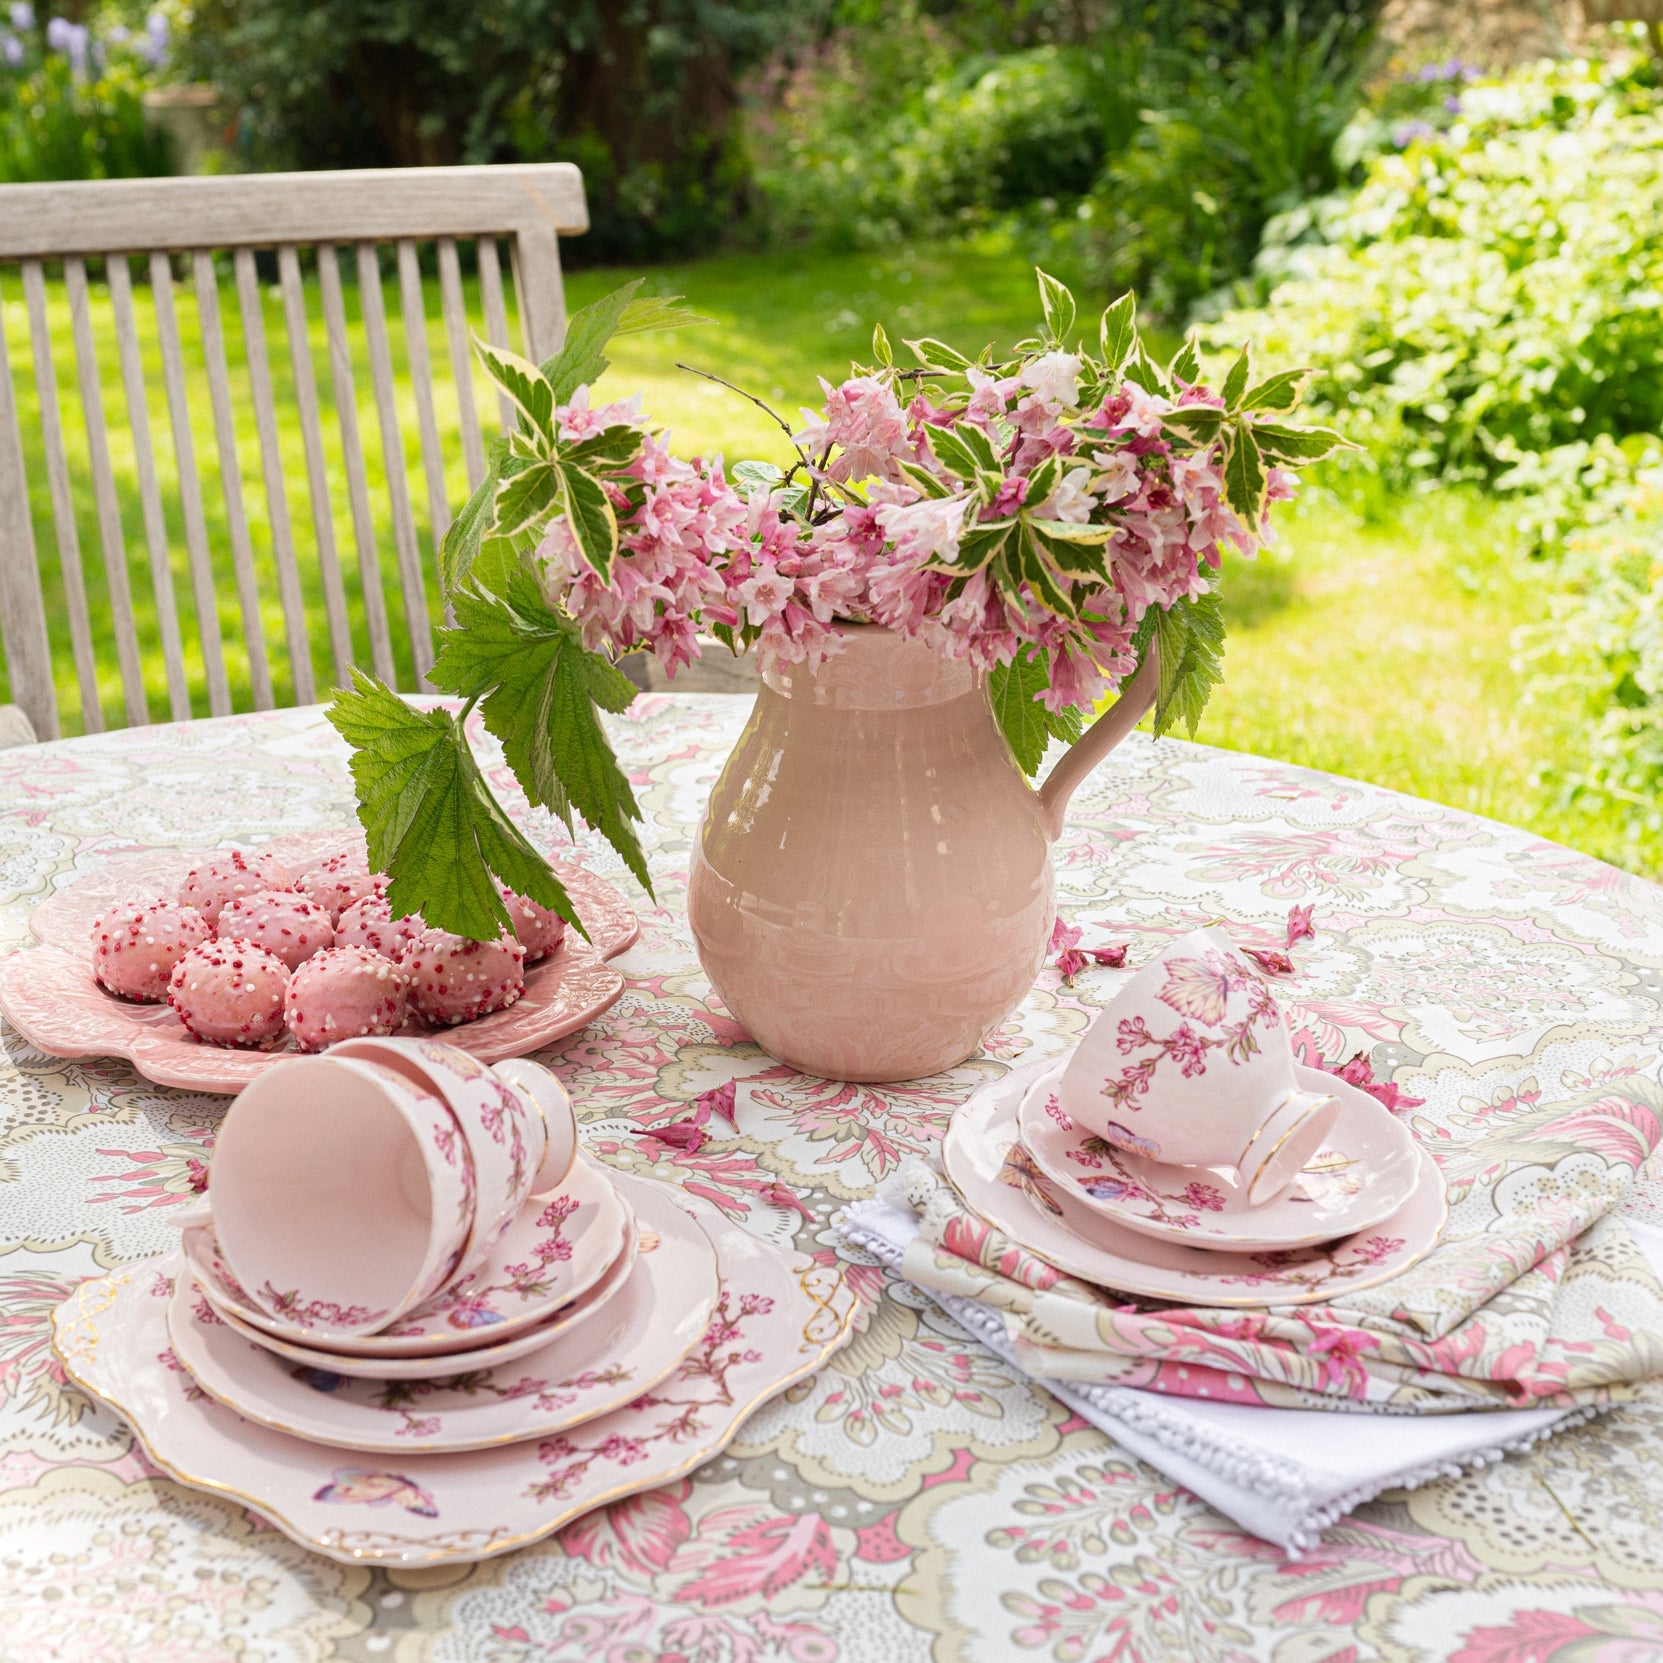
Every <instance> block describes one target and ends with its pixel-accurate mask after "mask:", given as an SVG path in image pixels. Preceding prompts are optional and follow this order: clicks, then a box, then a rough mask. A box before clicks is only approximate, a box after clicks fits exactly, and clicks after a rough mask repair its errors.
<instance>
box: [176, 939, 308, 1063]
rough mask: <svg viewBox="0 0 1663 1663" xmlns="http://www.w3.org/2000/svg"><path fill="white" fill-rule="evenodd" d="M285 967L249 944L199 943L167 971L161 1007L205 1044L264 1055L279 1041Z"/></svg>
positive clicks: (273, 955)
mask: <svg viewBox="0 0 1663 1663" xmlns="http://www.w3.org/2000/svg"><path fill="white" fill-rule="evenodd" d="M288 985H289V967H288V965H286V964H285V963H284V962H283V961H282V959H280V958H279V957H278V956H277V955H276V954H275V953H268V952H267V951H266V950H265V948H264V947H257V946H255V944H254V943H253V942H252V941H205V942H203V943H202V945H201V946H200V947H193V948H191V950H190V951H189V952H188V953H186V954H185V956H184V957H183V958H182V959H180V961H179V962H178V963H177V964H176V965H174V967H173V976H172V978H171V979H170V980H169V982H168V992H167V1002H168V1004H169V1005H171V1006H172V1007H173V1013H174V1015H175V1016H177V1017H178V1018H179V1020H180V1021H181V1022H183V1023H184V1025H185V1027H186V1028H187V1029H188V1030H189V1031H190V1032H191V1033H193V1034H194V1035H195V1036H196V1037H197V1038H198V1039H200V1040H206V1041H207V1043H208V1044H210V1045H236V1046H240V1047H242V1048H243V1049H244V1050H249V1051H265V1050H269V1049H270V1048H271V1047H272V1046H273V1045H275V1044H276V1043H277V1041H278V1040H279V1039H281V1038H282V1037H283V995H284V993H285V992H286V991H287V989H288Z"/></svg>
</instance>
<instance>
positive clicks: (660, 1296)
mask: <svg viewBox="0 0 1663 1663" xmlns="http://www.w3.org/2000/svg"><path fill="white" fill-rule="evenodd" d="M630 1188H631V1194H632V1195H633V1196H634V1199H635V1201H636V1203H637V1205H638V1206H639V1207H640V1217H641V1220H642V1222H643V1223H644V1224H645V1226H646V1230H645V1232H644V1237H645V1240H644V1243H643V1246H644V1249H645V1250H644V1251H643V1252H641V1253H640V1254H636V1253H635V1252H633V1251H631V1254H630V1259H631V1261H632V1266H633V1268H632V1272H631V1274H630V1275H629V1276H628V1277H627V1278H626V1280H625V1282H624V1285H623V1286H622V1287H621V1288H620V1289H619V1290H618V1294H617V1296H616V1298H614V1299H611V1300H609V1301H608V1302H607V1304H606V1306H605V1314H604V1316H598V1317H597V1318H596V1320H595V1321H593V1322H586V1323H584V1324H582V1326H580V1327H578V1328H575V1329H573V1330H571V1331H570V1332H569V1333H565V1334H561V1335H560V1336H558V1337H557V1338H555V1339H552V1340H545V1341H544V1343H543V1344H542V1345H541V1346H539V1347H537V1348H536V1349H534V1350H533V1351H531V1352H530V1353H528V1354H527V1355H526V1356H525V1357H523V1358H521V1359H519V1360H517V1361H516V1362H515V1363H514V1365H513V1367H511V1368H500V1369H499V1368H487V1367H482V1366H481V1365H480V1364H479V1363H478V1362H477V1361H476V1360H475V1359H474V1358H473V1356H472V1355H471V1354H468V1353H464V1354H463V1355H461V1356H460V1357H456V1358H454V1359H451V1360H450V1361H451V1366H450V1371H449V1372H448V1373H447V1372H446V1371H445V1370H444V1369H443V1368H441V1369H440V1370H438V1371H437V1376H436V1377H435V1378H431V1379H425V1380H363V1379H352V1378H348V1377H347V1376H345V1375H343V1374H341V1373H340V1372H339V1371H338V1370H333V1369H328V1368H323V1369H320V1368H316V1367H304V1366H297V1365H296V1364H294V1363H292V1362H286V1361H284V1359H283V1358H281V1357H279V1356H277V1355H275V1354H274V1353H273V1352H271V1351H268V1350H267V1349H266V1348H265V1347H264V1346H262V1345H259V1344H257V1343H253V1342H251V1341H249V1340H247V1339H245V1338H244V1337H243V1336H242V1335H240V1334H238V1333H237V1332H236V1331H235V1330H234V1329H232V1328H230V1327H228V1326H227V1325H226V1323H225V1322H224V1321H223V1320H222V1319H221V1317H220V1314H219V1312H218V1311H217V1310H216V1309H215V1308H214V1306H213V1305H212V1304H211V1303H210V1301H209V1300H208V1298H207V1297H206V1295H205V1294H204V1293H203V1292H202V1289H201V1287H200V1286H199V1285H198V1284H197V1282H196V1281H195V1280H194V1279H193V1278H192V1277H191V1276H190V1275H189V1274H188V1273H186V1274H182V1275H180V1276H179V1277H177V1278H176V1280H175V1283H174V1292H173V1301H172V1304H171V1305H170V1306H169V1308H168V1317H167V1326H168V1335H169V1337H170V1338H171V1340H172V1342H173V1350H174V1353H175V1355H176V1356H177V1357H178V1358H179V1361H180V1362H182V1363H183V1364H184V1365H185V1367H186V1368H187V1369H188V1370H189V1371H190V1374H191V1377H192V1378H193V1379H194V1380H195V1381H196V1383H197V1384H198V1385H199V1386H200V1387H202V1389H203V1390H204V1391H205V1392H207V1394H208V1395H209V1396H210V1397H211V1398H213V1399H214V1400H215V1401H216V1402H218V1403H223V1404H224V1405H225V1406H226V1407H227V1408H229V1409H235V1410H236V1411H237V1413H238V1414H239V1415H241V1416H242V1417H243V1419H244V1420H248V1421H254V1422H256V1423H257V1424H258V1425H260V1426H269V1427H271V1428H272V1429H273V1430H274V1431H277V1432H289V1433H292V1434H293V1435H294V1436H295V1437H297V1438H306V1439H309V1440H310V1441H311V1442H313V1443H319V1444H334V1445H337V1446H339V1447H340V1448H342V1449H356V1450H366V1451H371V1452H379V1453H385V1454H402V1453H403V1452H404V1451H406V1450H425V1451H429V1452H438V1451H443V1450H457V1449H487V1448H489V1447H490V1446H491V1445H493V1444H506V1443H512V1442H514V1441H515V1440H516V1439H519V1438H546V1437H549V1436H550V1435H552V1434H553V1433H556V1432H564V1431H567V1430H569V1429H570V1428H571V1427H574V1426H578V1425H580V1424H581V1423H582V1422H584V1421H589V1420H594V1419H596V1418H597V1417H598V1416H600V1415H606V1414H610V1413H611V1412H612V1411H613V1410H614V1409H621V1408H623V1406H624V1405H625V1404H626V1403H630V1402H633V1401H634V1400H635V1399H636V1398H638V1397H640V1396H641V1395H642V1393H644V1392H648V1391H651V1390H652V1388H653V1387H654V1386H656V1385H657V1384H658V1383H659V1382H660V1381H661V1380H663V1379H664V1377H665V1376H666V1375H667V1374H669V1373H670V1372H671V1371H672V1370H673V1369H674V1368H675V1367H676V1366H677V1364H679V1363H680V1362H681V1360H682V1358H683V1357H685V1356H686V1355H687V1353H688V1352H689V1351H690V1350H691V1349H692V1346H693V1343H694V1341H696V1340H697V1339H698V1337H699V1336H700V1335H701V1334H702V1333H703V1332H704V1331H705V1327H706V1324H707V1323H708V1322H709V1321H710V1313H711V1312H712V1311H713V1310H714V1309H715V1308H716V1299H717V1295H718V1294H719V1293H720V1292H721V1279H720V1276H719V1275H718V1272H717V1259H716V1250H715V1248H714V1247H713V1245H712V1244H711V1240H710V1238H709V1237H708V1236H707V1235H706V1234H705V1233H704V1231H703V1230H701V1229H700V1228H699V1226H698V1225H697V1224H696V1223H695V1222H694V1221H693V1220H692V1219H691V1218H690V1217H688V1215H687V1214H686V1213H685V1212H683V1211H682V1209H681V1208H680V1207H678V1206H677V1205H676V1203H675V1202H674V1201H673V1200H672V1199H671V1198H670V1193H669V1191H668V1190H667V1189H666V1188H665V1187H664V1186H663V1185H661V1184H651V1183H645V1182H637V1183H632V1184H631V1186H630ZM649 1244H650V1245H649Z"/></svg>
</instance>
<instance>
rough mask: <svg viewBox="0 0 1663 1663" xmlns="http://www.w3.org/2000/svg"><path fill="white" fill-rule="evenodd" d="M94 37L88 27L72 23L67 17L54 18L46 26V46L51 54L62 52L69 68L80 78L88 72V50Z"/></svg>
mask: <svg viewBox="0 0 1663 1663" xmlns="http://www.w3.org/2000/svg"><path fill="white" fill-rule="evenodd" d="M91 44H92V36H91V34H90V33H89V32H88V30H87V28H86V26H85V25H84V24H81V23H71V22H70V21H69V19H68V18H66V17H54V18H52V19H51V20H50V21H49V22H48V23H47V25H46V46H47V50H48V51H50V52H62V53H63V55H64V56H65V57H66V58H68V59H69V67H70V68H71V69H72V70H73V71H74V72H75V74H76V75H78V76H84V75H85V74H86V72H87V55H88V49H89V48H90V46H91Z"/></svg>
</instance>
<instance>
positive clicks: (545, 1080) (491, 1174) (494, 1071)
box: [329, 1039, 577, 1276]
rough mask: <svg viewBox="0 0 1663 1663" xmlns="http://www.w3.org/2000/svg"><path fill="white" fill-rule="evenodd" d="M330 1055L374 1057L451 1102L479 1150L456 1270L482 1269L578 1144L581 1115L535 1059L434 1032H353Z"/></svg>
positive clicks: (557, 1178)
mask: <svg viewBox="0 0 1663 1663" xmlns="http://www.w3.org/2000/svg"><path fill="white" fill-rule="evenodd" d="M329 1054H330V1055H331V1056H345V1057H351V1058H357V1059H363V1060H368V1061H371V1062H375V1063H377V1064H379V1065H381V1066H383V1067H385V1068H389V1069H391V1070H393V1071H394V1072H395V1073H397V1074H399V1075H401V1076H402V1077H403V1078H404V1079H406V1080H408V1081H410V1082H411V1083H412V1084H413V1085H415V1086H417V1087H419V1088H420V1089H422V1090H424V1091H433V1092H437V1093H438V1094H439V1095H440V1096H441V1097H442V1098H444V1100H445V1102H446V1103H447V1104H448V1105H449V1106H450V1111H451V1113H452V1114H453V1115H455V1117H456V1121H457V1124H458V1125H459V1126H461V1128H462V1131H463V1135H464V1136H465V1137H466V1138H467V1139H468V1144H469V1147H470V1148H471V1149H472V1151H473V1164H474V1173H475V1175H476V1178H477V1181H478V1197H477V1200H476V1202H475V1221H474V1229H473V1233H472V1234H471V1236H470V1237H469V1239H468V1242H467V1245H466V1247H465V1248H464V1250H463V1254H462V1261H461V1263H460V1265H459V1266H458V1268H457V1275H458V1276H466V1275H468V1274H470V1273H471V1272H472V1271H474V1270H477V1269H478V1268H479V1267H480V1266H481V1265H482V1264H484V1263H485V1261H486V1260H487V1259H488V1258H489V1257H490V1254H491V1252H492V1249H493V1248H494V1247H495V1245H496V1244H497V1242H498V1241H500V1240H501V1238H502V1235H503V1232H504V1231H505V1230H506V1229H507V1228H508V1226H509V1225H510V1224H511V1223H512V1222H513V1220H514V1218H515V1217H517V1216H518V1213H519V1210H520V1208H521V1207H522V1206H523V1205H524V1204H525V1200H526V1197H527V1196H528V1195H531V1194H540V1193H543V1192H544V1191H547V1190H549V1189H553V1188H556V1187H557V1186H558V1185H559V1183H560V1182H561V1181H562V1180H563V1179H564V1178H565V1175H566V1173H567V1172H568V1171H569V1170H570V1169H571V1164H572V1159H573V1157H574V1156H575V1155H576V1152H577V1121H576V1118H575V1117H574V1116H573V1114H572V1106H571V1101H570V1099H569V1098H568V1097H567V1096H566V1093H565V1091H564V1089H563V1088H562V1087H561V1086H560V1083H559V1081H558V1080H556V1079H555V1078H554V1076H553V1075H551V1074H549V1072H548V1070H547V1069H545V1068H540V1067H539V1066H538V1065H537V1064H536V1063H529V1062H523V1061H520V1062H516V1063H513V1064H502V1063H499V1064H497V1065H496V1066H495V1067H494V1068H487V1067H485V1065H484V1064H483V1063H481V1062H479V1061H478V1060H477V1059H476V1058H474V1057H472V1056H470V1055H469V1054H468V1053H467V1052H465V1051H461V1050H458V1049H457V1048H456V1047H455V1046H451V1045H445V1044H442V1043H441V1042H439V1041H437V1040H432V1039H420V1040H416V1039H352V1040H347V1041H345V1042H343V1043H342V1044H340V1045H337V1046H335V1047H334V1048H333V1049H332V1050H331V1051H330V1053H329Z"/></svg>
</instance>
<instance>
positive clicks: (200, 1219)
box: [164, 1196, 214, 1231]
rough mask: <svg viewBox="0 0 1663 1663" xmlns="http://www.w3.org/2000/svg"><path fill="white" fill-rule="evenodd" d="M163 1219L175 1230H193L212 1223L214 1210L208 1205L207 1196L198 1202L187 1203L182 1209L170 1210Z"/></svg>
mask: <svg viewBox="0 0 1663 1663" xmlns="http://www.w3.org/2000/svg"><path fill="white" fill-rule="evenodd" d="M164 1219H165V1222H166V1223H168V1224H171V1225H172V1226H173V1228H174V1229H175V1230H181V1231H182V1230H195V1229H197V1228H198V1227H199V1226H202V1225H208V1224H212V1223H213V1222H214V1210H213V1208H212V1207H211V1206H210V1205H209V1204H208V1198H207V1196H203V1197H202V1198H201V1200H199V1201H187V1202H186V1203H185V1205H184V1206H182V1207H174V1208H171V1209H170V1210H169V1211H168V1212H167V1213H166V1214H165V1215H164Z"/></svg>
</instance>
